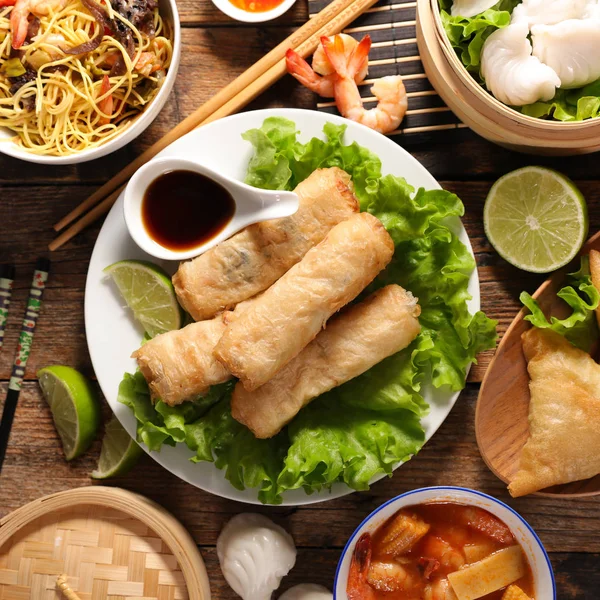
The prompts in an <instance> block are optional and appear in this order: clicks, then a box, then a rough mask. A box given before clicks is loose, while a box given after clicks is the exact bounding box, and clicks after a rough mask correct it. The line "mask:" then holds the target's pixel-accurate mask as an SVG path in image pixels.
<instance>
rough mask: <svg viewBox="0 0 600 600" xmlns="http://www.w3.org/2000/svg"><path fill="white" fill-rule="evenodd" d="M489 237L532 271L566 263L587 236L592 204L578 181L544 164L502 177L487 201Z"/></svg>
mask: <svg viewBox="0 0 600 600" xmlns="http://www.w3.org/2000/svg"><path fill="white" fill-rule="evenodd" d="M483 224H484V226H485V233H486V235H487V237H488V240H489V241H490V243H491V244H492V246H494V248H495V249H496V251H497V252H498V254H500V256H502V258H504V259H505V260H507V261H508V262H509V263H510V264H511V265H514V266H515V267H518V268H519V269H523V270H524V271H529V272H531V273H549V272H550V271H555V270H556V269H559V268H560V267H563V266H565V265H566V264H568V263H569V262H571V260H572V259H573V258H575V256H576V255H577V253H578V252H579V250H580V249H581V246H583V243H584V241H585V238H586V237H587V232H588V216H587V206H586V204H585V200H584V198H583V195H582V194H581V192H580V191H579V190H578V189H577V187H576V186H575V184H574V183H573V182H572V181H571V180H570V179H568V178H567V177H565V176H564V175H561V174H560V173H557V172H556V171H553V170H551V169H546V168H543V167H525V168H523V169H518V170H516V171H513V172H512V173H508V174H507V175H504V177H501V178H500V179H499V180H498V181H497V182H496V183H495V184H494V185H493V186H492V189H491V190H490V193H489V194H488V197H487V199H486V201H485V208H484V211H483Z"/></svg>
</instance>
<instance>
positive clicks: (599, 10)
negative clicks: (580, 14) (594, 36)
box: [585, 0, 600, 19]
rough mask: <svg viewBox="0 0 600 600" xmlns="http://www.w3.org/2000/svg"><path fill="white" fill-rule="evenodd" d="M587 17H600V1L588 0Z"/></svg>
mask: <svg viewBox="0 0 600 600" xmlns="http://www.w3.org/2000/svg"><path fill="white" fill-rule="evenodd" d="M585 18H586V19H600V1H599V0H587V8H586V11H585Z"/></svg>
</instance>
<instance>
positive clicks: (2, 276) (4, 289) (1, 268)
mask: <svg viewBox="0 0 600 600" xmlns="http://www.w3.org/2000/svg"><path fill="white" fill-rule="evenodd" d="M14 279H15V268H14V266H13V265H0V349H2V345H3V344H4V329H5V328H6V320H7V319H8V307H9V305H10V296H11V294H12V287H13V281H14Z"/></svg>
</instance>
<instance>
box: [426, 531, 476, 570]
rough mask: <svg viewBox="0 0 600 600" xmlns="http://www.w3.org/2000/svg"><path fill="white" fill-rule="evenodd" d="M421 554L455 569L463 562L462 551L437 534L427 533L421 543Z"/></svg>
mask: <svg viewBox="0 0 600 600" xmlns="http://www.w3.org/2000/svg"><path fill="white" fill-rule="evenodd" d="M423 556H426V557H427V558H433V559H435V560H437V561H439V563H440V565H442V566H444V567H449V568H451V569H452V570H453V571H457V570H458V569H460V568H461V567H462V566H463V565H464V564H465V562H466V561H465V557H464V555H463V553H462V552H461V551H460V550H458V549H456V548H454V546H452V545H450V544H449V543H448V542H447V541H446V540H443V539H442V538H441V537H438V536H437V535H429V536H427V538H426V539H425V543H424V544H423Z"/></svg>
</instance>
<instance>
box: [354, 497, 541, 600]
mask: <svg viewBox="0 0 600 600" xmlns="http://www.w3.org/2000/svg"><path fill="white" fill-rule="evenodd" d="M533 594H534V581H533V575H532V572H531V567H530V565H529V563H528V561H527V557H526V556H525V553H524V552H523V550H522V548H521V546H520V545H519V543H518V542H517V541H516V540H515V538H514V536H513V534H512V533H511V531H510V529H509V528H508V527H507V526H506V525H505V524H504V523H503V522H502V521H501V520H500V519H498V518H497V517H495V516H494V515H492V514H491V513H489V512H487V511H486V510H483V509H481V508H476V507H473V506H465V505H462V504H454V503H441V502H438V503H429V504H419V505H417V506H409V507H406V508H403V509H402V510H400V511H399V512H397V513H396V514H395V515H394V516H393V517H392V518H390V519H389V520H388V521H386V522H385V523H384V524H383V525H382V526H381V527H379V528H378V529H377V531H375V533H374V534H373V535H371V534H368V533H366V534H364V535H363V536H362V537H361V538H360V539H359V540H358V542H357V544H356V547H355V549H354V553H353V556H352V561H351V565H350V574H349V576H348V586H347V595H348V599H349V600H475V599H478V598H481V599H482V600H535V597H534V595H533Z"/></svg>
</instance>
